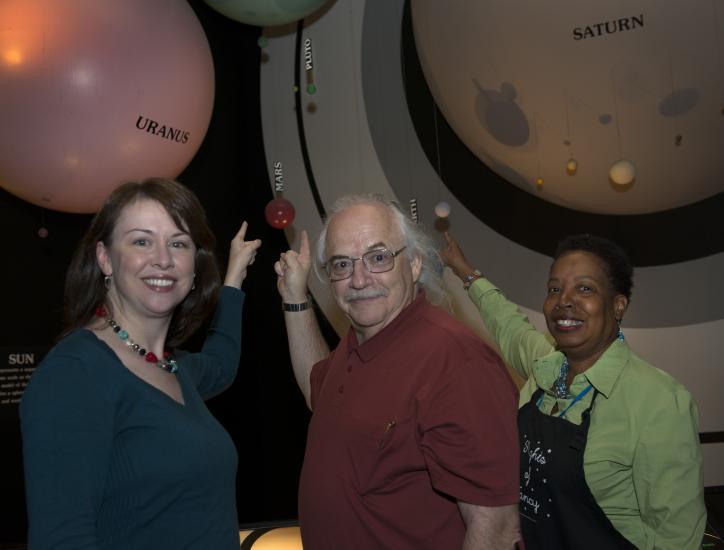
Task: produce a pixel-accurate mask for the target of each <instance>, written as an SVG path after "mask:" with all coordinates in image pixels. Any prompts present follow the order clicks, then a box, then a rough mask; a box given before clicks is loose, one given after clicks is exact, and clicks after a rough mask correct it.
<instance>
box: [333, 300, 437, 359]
mask: <svg viewBox="0 0 724 550" xmlns="http://www.w3.org/2000/svg"><path fill="white" fill-rule="evenodd" d="M426 303H427V299H426V298H425V291H424V290H422V289H419V290H418V292H417V296H416V297H415V299H414V300H413V301H412V303H411V304H410V305H409V306H407V307H406V308H405V309H403V310H402V311H401V312H400V313H399V314H398V315H397V317H395V318H394V319H393V320H392V322H391V323H390V324H389V325H387V326H386V327H385V328H383V329H382V330H381V331H380V332H378V333H377V334H375V335H374V336H373V337H372V338H370V339H369V340H367V341H366V342H365V343H364V344H359V343H358V342H357V335H356V334H355V331H354V329H353V328H352V327H350V329H349V332H347V353H348V355H351V354H352V353H356V354H357V355H358V356H359V358H360V360H361V361H362V362H363V363H367V362H369V361H372V360H373V359H374V358H375V357H377V356H378V355H379V354H380V353H382V352H383V351H385V350H388V349H389V347H390V346H394V345H395V343H396V342H397V341H398V340H399V338H400V336H401V335H402V334H403V333H404V332H405V331H406V330H407V327H408V321H411V320H413V319H415V318H417V317H419V316H420V315H421V313H422V310H423V309H424V307H425V304H426Z"/></svg>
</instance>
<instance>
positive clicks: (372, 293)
mask: <svg viewBox="0 0 724 550" xmlns="http://www.w3.org/2000/svg"><path fill="white" fill-rule="evenodd" d="M379 296H387V291H386V290H385V289H383V288H363V289H361V290H355V289H350V290H348V291H347V292H345V293H344V299H345V301H347V302H351V301H352V300H364V299H367V298H377V297H379Z"/></svg>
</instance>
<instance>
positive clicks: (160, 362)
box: [96, 306, 178, 373]
mask: <svg viewBox="0 0 724 550" xmlns="http://www.w3.org/2000/svg"><path fill="white" fill-rule="evenodd" d="M96 315H97V316H98V317H101V318H104V319H105V320H106V323H108V326H110V327H111V328H112V329H113V332H115V334H116V336H118V338H119V340H121V341H122V342H123V343H124V344H126V345H127V346H128V347H129V348H131V350H133V351H135V352H136V353H137V354H138V355H140V356H141V357H143V358H144V359H145V360H146V362H147V363H152V364H153V365H154V366H156V367H158V368H159V369H162V370H165V371H166V372H170V373H175V372H176V371H178V364H177V363H176V361H175V360H174V358H173V357H172V356H171V354H170V353H169V352H167V351H164V352H163V358H161V359H159V358H158V357H156V354H155V353H153V352H152V351H146V349H145V348H143V347H142V346H140V345H138V344H137V343H136V342H134V341H133V339H132V338H131V337H130V336H129V335H128V332H127V331H125V330H124V329H123V328H122V327H121V325H119V324H118V323H116V322H115V321H114V320H113V319H111V318H110V317H108V312H107V311H106V308H105V307H103V306H98V307H97V308H96Z"/></svg>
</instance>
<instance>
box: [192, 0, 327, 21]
mask: <svg viewBox="0 0 724 550" xmlns="http://www.w3.org/2000/svg"><path fill="white" fill-rule="evenodd" d="M204 1H205V2H206V3H207V4H208V5H209V6H211V7H212V8H214V9H215V10H216V11H218V12H219V13H220V14H222V15H225V16H226V17H228V18H229V19H233V20H234V21H239V22H240V23H247V24H248V25H258V26H260V27H273V26H275V25H285V24H287V23H292V22H294V21H298V20H300V19H304V18H305V17H307V16H308V15H310V14H311V13H314V12H315V11H316V10H318V9H319V8H321V7H322V6H323V5H324V4H326V3H328V2H329V1H330V0H204Z"/></svg>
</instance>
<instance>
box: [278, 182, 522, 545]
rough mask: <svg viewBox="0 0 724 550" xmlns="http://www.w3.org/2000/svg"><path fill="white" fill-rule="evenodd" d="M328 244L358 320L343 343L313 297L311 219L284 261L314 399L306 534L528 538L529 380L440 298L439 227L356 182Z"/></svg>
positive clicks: (287, 300) (300, 377)
mask: <svg viewBox="0 0 724 550" xmlns="http://www.w3.org/2000/svg"><path fill="white" fill-rule="evenodd" d="M317 256H318V258H317V261H318V267H319V268H320V269H318V272H319V273H320V276H322V277H323V278H324V279H325V280H326V281H328V282H329V284H330V288H331V291H332V294H333V296H334V299H335V301H336V302H337V304H338V305H339V307H340V308H341V309H342V311H343V312H344V314H345V315H346V316H347V318H348V319H349V321H350V324H351V328H350V330H349V332H348V333H347V335H346V336H345V337H343V338H342V340H341V342H340V343H339V345H338V346H337V348H336V349H335V350H334V351H332V352H331V353H330V351H329V349H328V347H327V345H326V343H325V341H324V339H323V337H322V335H321V333H320V331H319V327H318V325H317V322H316V319H315V317H314V313H313V310H312V309H310V302H309V300H308V298H307V277H308V274H309V269H310V265H311V258H310V251H309V243H308V240H307V236H306V234H305V233H303V234H302V240H301V246H300V249H299V251H298V252H295V251H292V250H290V251H288V252H286V253H283V254H282V255H281V256H280V258H279V261H278V262H277V263H276V264H275V266H274V267H275V270H276V272H277V276H278V281H277V286H278V288H279V292H280V294H281V296H282V300H283V308H284V310H285V320H286V325H287V332H288V337H289V346H290V353H291V357H292V364H293V367H294V373H295V376H296V378H297V382H298V383H299V386H300V388H301V389H302V392H303V393H304V396H305V398H306V400H307V403H308V405H309V406H310V407H311V408H312V411H313V414H312V420H311V422H310V425H309V432H308V435H307V448H306V453H305V458H304V466H303V469H302V475H301V480H300V487H299V519H300V525H301V531H302V539H303V543H304V547H305V548H308V549H310V550H326V549H330V550H340V549H342V550H347V549H354V548H359V549H361V550H373V549H377V548H380V549H382V548H386V549H394V550H405V549H409V550H421V549H427V548H429V549H430V550H447V549H456V548H463V549H473V548H475V549H478V548H480V549H496V550H498V549H512V548H515V544H516V542H517V541H519V539H520V532H519V525H518V506H517V503H518V490H519V483H518V436H517V430H516V415H517V410H518V409H517V390H516V388H515V385H514V384H513V382H512V380H511V379H510V377H509V375H508V373H507V371H506V369H505V367H504V366H503V364H502V362H501V361H500V359H499V358H498V356H497V355H496V354H495V353H494V352H493V351H492V350H491V349H490V348H489V347H488V346H487V345H486V344H484V343H483V342H482V341H481V340H480V339H479V338H478V337H477V336H476V335H475V334H474V333H473V332H471V331H470V330H469V329H467V328H466V327H465V326H464V325H462V324H461V323H460V322H458V321H457V320H455V319H454V318H453V317H451V316H450V315H449V314H447V313H446V312H445V311H443V310H442V309H440V308H438V307H435V306H434V305H433V304H432V303H431V302H440V301H443V299H444V291H443V290H442V285H441V282H440V275H439V273H440V271H438V269H436V267H437V266H438V265H439V264H438V259H437V253H436V251H435V249H434V248H433V247H432V245H431V241H430V240H429V238H427V237H426V236H425V235H424V234H423V233H422V231H421V230H420V228H419V227H418V226H417V225H415V224H413V223H412V222H411V221H410V220H409V219H408V218H407V217H406V216H405V215H404V214H403V213H402V212H401V211H400V210H399V209H398V208H397V207H396V206H395V205H394V204H393V203H391V202H390V201H387V200H385V199H383V198H381V197H377V196H349V197H345V198H343V199H340V201H338V203H337V204H336V205H335V207H334V209H333V212H332V213H331V214H330V217H329V220H328V223H327V224H326V225H325V227H324V229H323V230H322V234H321V235H320V240H319V245H318V250H317Z"/></svg>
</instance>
